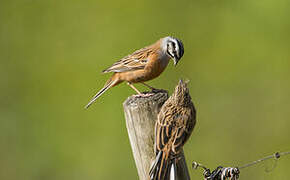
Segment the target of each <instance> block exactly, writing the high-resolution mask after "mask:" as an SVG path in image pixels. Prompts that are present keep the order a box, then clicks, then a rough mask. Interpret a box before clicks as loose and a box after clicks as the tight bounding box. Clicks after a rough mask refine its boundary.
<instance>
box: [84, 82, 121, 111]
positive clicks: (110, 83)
mask: <svg viewBox="0 0 290 180" xmlns="http://www.w3.org/2000/svg"><path fill="white" fill-rule="evenodd" d="M117 82H118V80H112V78H111V79H109V80H108V81H107V83H106V84H105V86H104V87H103V88H102V89H101V90H100V91H99V92H98V93H97V94H96V95H95V96H94V97H93V98H92V99H91V100H90V102H89V103H88V104H87V105H86V106H85V108H86V109H87V108H89V107H90V106H91V105H92V104H93V103H94V102H95V101H96V100H97V99H98V98H99V97H100V96H101V95H102V94H104V92H106V91H107V90H108V89H110V88H111V87H113V86H114V85H116V83H117Z"/></svg>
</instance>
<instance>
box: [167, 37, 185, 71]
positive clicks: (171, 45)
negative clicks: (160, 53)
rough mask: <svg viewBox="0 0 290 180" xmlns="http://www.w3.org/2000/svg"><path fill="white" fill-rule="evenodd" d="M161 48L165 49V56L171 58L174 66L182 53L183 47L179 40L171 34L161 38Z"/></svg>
mask: <svg viewBox="0 0 290 180" xmlns="http://www.w3.org/2000/svg"><path fill="white" fill-rule="evenodd" d="M162 49H163V50H164V51H165V53H166V55H167V56H169V57H170V58H172V59H173V61H174V65H175V66H176V65H177V63H178V61H179V60H180V59H181V58H182V56H183V53H184V48H183V44H182V42H181V40H179V39H177V38H174V37H171V36H168V37H165V38H163V42H162Z"/></svg>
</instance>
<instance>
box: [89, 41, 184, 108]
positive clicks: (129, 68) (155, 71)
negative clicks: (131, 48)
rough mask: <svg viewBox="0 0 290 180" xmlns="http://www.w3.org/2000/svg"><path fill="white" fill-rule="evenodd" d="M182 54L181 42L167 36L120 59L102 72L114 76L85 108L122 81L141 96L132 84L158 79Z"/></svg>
mask: <svg viewBox="0 0 290 180" xmlns="http://www.w3.org/2000/svg"><path fill="white" fill-rule="evenodd" d="M183 53H184V48H183V44H182V42H181V41H180V40H178V39H176V38H173V37H169V36H168V37H165V38H162V39H160V40H158V41H157V42H155V43H154V44H152V45H150V46H147V47H145V48H142V49H140V50H137V51H135V52H134V53H132V54H130V55H128V56H126V57H124V58H122V59H121V60H119V61H117V62H116V63H114V64H113V65H112V66H111V67H109V68H107V69H105V70H104V71H103V73H108V72H113V73H114V74H113V75H112V77H111V78H110V79H109V80H108V81H107V82H106V84H105V86H104V87H103V88H102V89H101V90H100V91H99V92H98V93H97V94H96V95H95V96H94V97H93V99H92V100H91V101H90V102H89V104H88V105H87V106H86V108H88V107H89V106H90V105H91V104H92V103H93V102H94V101H95V100H96V99H97V98H98V97H100V96H101V95H102V94H103V93H104V92H105V91H107V90H108V89H109V88H111V87H114V86H116V85H118V84H120V83H122V82H123V81H125V82H127V83H128V85H129V86H130V87H132V88H133V89H134V90H135V91H136V92H137V93H138V94H141V93H140V92H139V91H138V90H137V89H136V88H135V87H134V86H133V83H144V82H145V81H149V80H152V79H154V78H156V77H158V76H159V75H160V74H161V73H162V72H163V71H164V69H165V68H166V66H167V64H168V63H169V60H170V59H171V58H172V59H173V60H174V65H176V64H177V63H178V61H179V60H180V59H181V57H182V56H183ZM148 87H150V86H148Z"/></svg>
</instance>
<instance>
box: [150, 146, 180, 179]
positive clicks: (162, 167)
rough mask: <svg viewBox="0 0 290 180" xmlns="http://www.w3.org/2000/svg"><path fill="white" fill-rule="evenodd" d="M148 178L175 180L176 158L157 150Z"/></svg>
mask: <svg viewBox="0 0 290 180" xmlns="http://www.w3.org/2000/svg"><path fill="white" fill-rule="evenodd" d="M149 176H150V180H176V176H177V173H176V160H175V159H171V158H170V157H168V154H166V153H165V152H163V151H159V152H158V154H157V156H156V159H155V161H154V162H153V164H152V166H151V169H150V171H149Z"/></svg>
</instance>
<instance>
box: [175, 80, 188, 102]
mask: <svg viewBox="0 0 290 180" xmlns="http://www.w3.org/2000/svg"><path fill="white" fill-rule="evenodd" d="M187 83H188V81H186V82H184V81H182V80H179V83H178V85H177V86H176V87H175V90H174V92H173V94H172V97H173V98H174V101H175V102H177V103H178V104H184V105H187V104H188V103H191V97H190V94H189V89H188V87H187Z"/></svg>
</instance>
